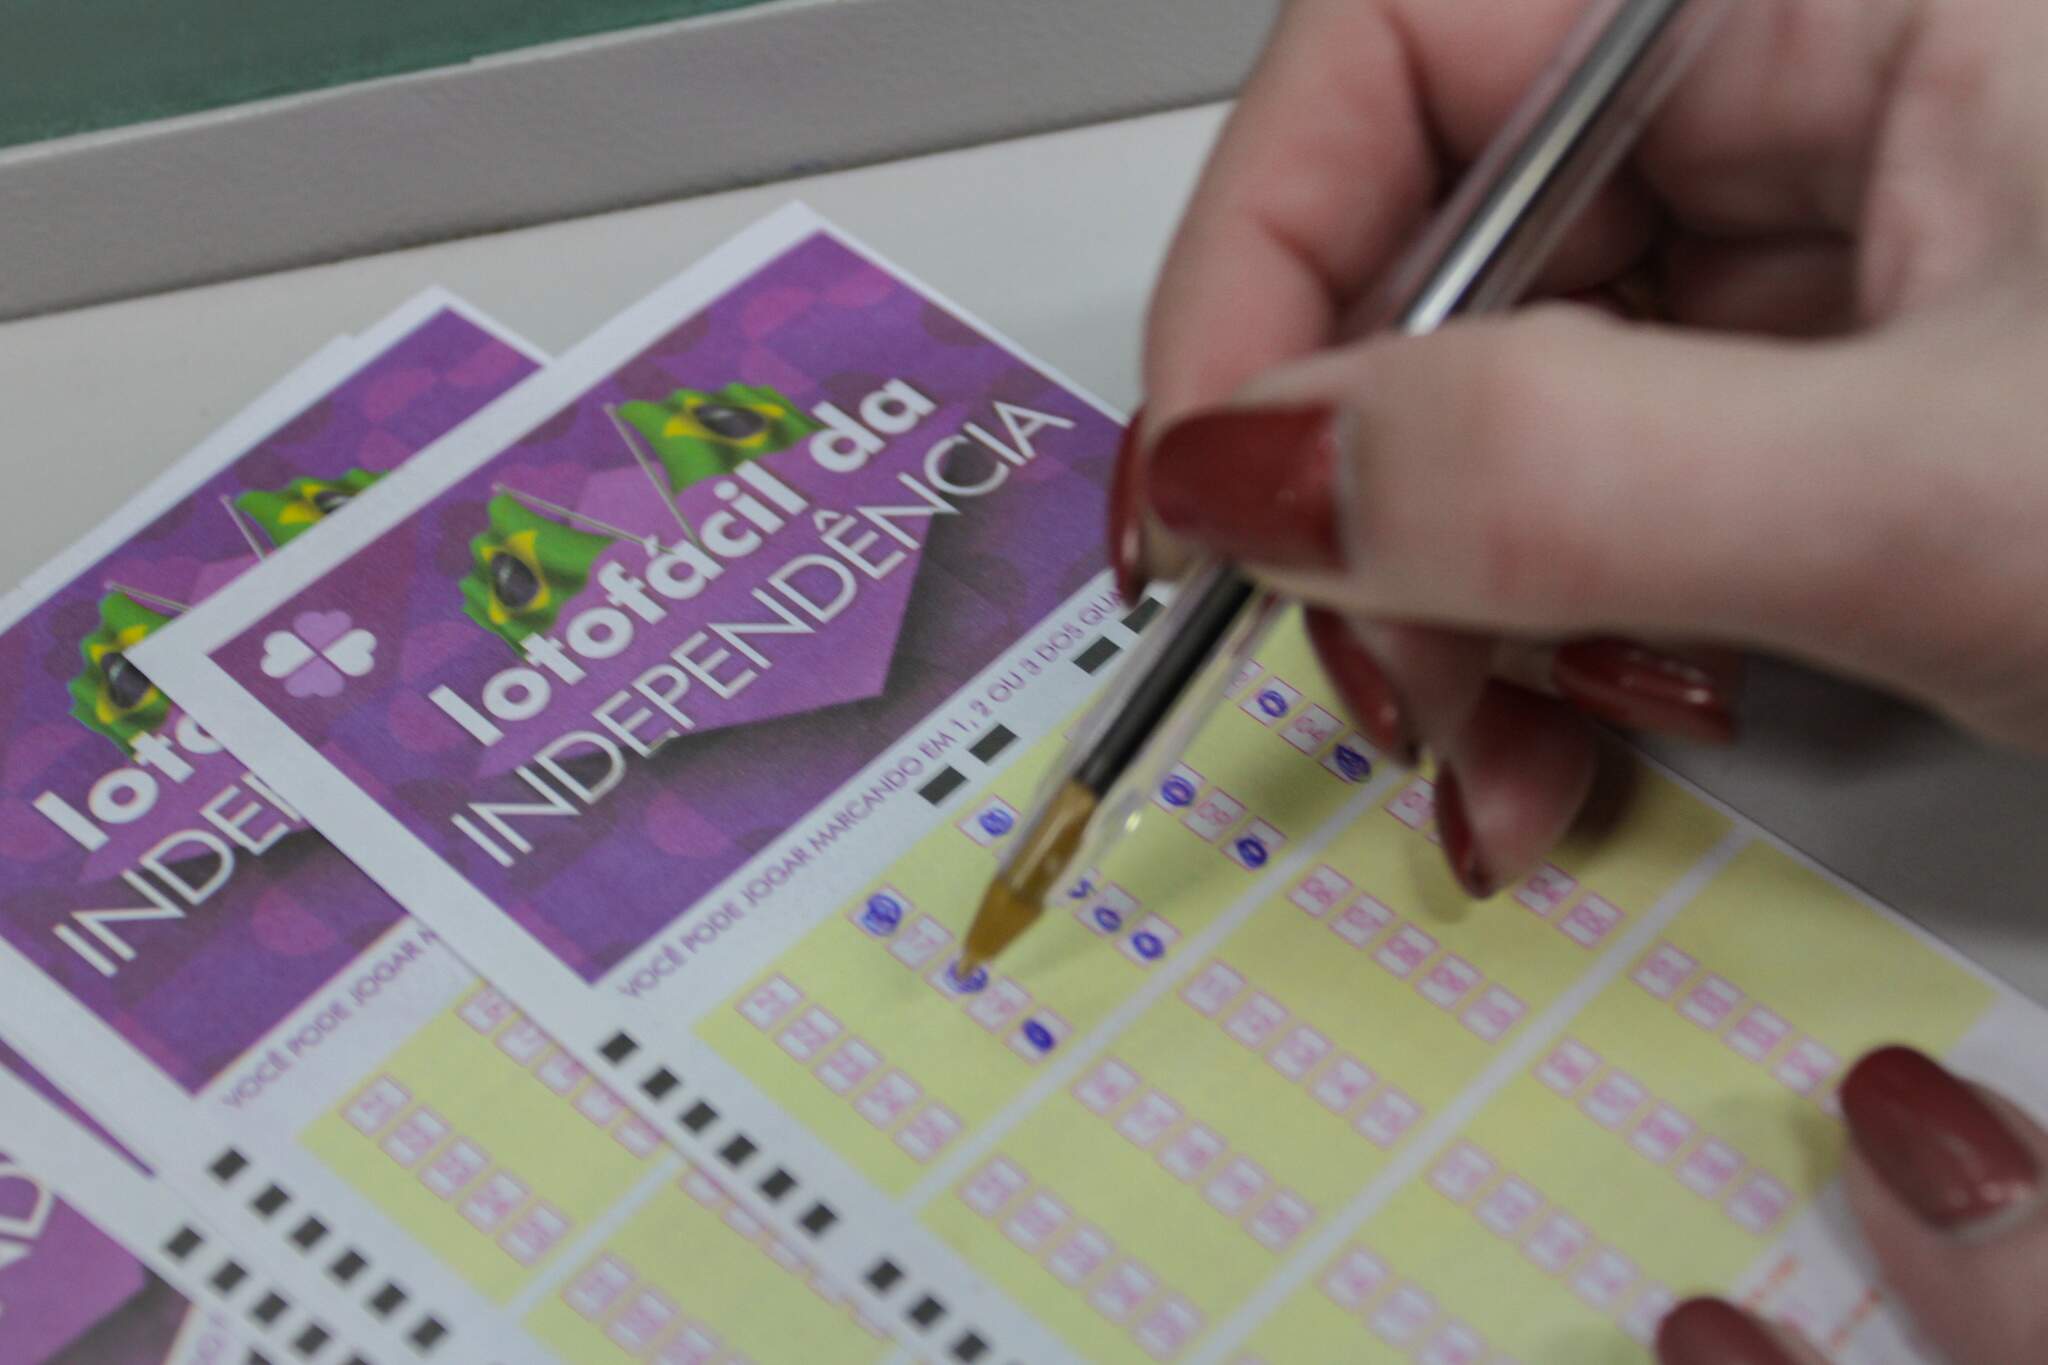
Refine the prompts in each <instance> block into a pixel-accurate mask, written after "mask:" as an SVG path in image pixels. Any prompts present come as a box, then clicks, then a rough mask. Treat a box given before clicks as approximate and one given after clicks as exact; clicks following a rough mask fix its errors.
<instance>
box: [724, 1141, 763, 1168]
mask: <svg viewBox="0 0 2048 1365" xmlns="http://www.w3.org/2000/svg"><path fill="white" fill-rule="evenodd" d="M759 1150H760V1149H759V1148H757V1147H756V1146H754V1140H753V1139H752V1138H750V1137H747V1136H746V1135H745V1134H741V1135H740V1136H738V1137H735V1138H734V1139H733V1140H732V1141H731V1142H728V1143H726V1144H725V1146H723V1147H721V1148H719V1150H718V1157H719V1160H721V1161H723V1162H724V1163H725V1164H726V1165H728V1166H730V1167H732V1168H733V1169H734V1170H738V1169H739V1168H740V1167H742V1166H744V1165H746V1164H747V1163H748V1162H749V1161H751V1160H753V1157H754V1153H755V1152H757V1151H759Z"/></svg>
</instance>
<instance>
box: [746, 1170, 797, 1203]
mask: <svg viewBox="0 0 2048 1365" xmlns="http://www.w3.org/2000/svg"><path fill="white" fill-rule="evenodd" d="M755 1188H756V1189H758V1190H760V1191H761V1194H762V1195H763V1196H764V1197H765V1198H766V1199H767V1200H768V1201H769V1202H770V1203H773V1204H779V1203H781V1202H782V1198H783V1196H784V1195H786V1194H788V1193H789V1192H790V1191H791V1190H793V1189H795V1188H796V1177H795V1176H793V1175H791V1174H790V1173H789V1172H788V1171H785V1170H783V1169H782V1168H781V1167H780V1166H777V1167H776V1168H775V1169H774V1170H772V1171H770V1172H769V1173H768V1176H767V1178H766V1179H764V1180H763V1181H762V1182H761V1183H760V1184H759V1185H757V1186H755Z"/></svg>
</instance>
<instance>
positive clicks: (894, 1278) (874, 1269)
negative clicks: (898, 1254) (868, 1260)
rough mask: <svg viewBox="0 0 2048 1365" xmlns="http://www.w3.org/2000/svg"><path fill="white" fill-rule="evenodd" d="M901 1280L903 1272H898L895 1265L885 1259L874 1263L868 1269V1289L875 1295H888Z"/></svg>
mask: <svg viewBox="0 0 2048 1365" xmlns="http://www.w3.org/2000/svg"><path fill="white" fill-rule="evenodd" d="M902 1280H903V1272H902V1271H900V1270H898V1269H897V1268H896V1263H895V1262H894V1261H892V1260H889V1259H888V1258H887V1257H884V1258H883V1259H881V1260H879V1261H876V1262H875V1263H874V1264H873V1265H871V1266H869V1267H868V1273H867V1281H868V1288H870V1289H872V1290H874V1291H875V1292H876V1293H877V1294H886V1293H888V1292H889V1291H890V1290H892V1289H894V1288H895V1287H896V1286H897V1285H898V1284H899V1283H901V1282H902Z"/></svg>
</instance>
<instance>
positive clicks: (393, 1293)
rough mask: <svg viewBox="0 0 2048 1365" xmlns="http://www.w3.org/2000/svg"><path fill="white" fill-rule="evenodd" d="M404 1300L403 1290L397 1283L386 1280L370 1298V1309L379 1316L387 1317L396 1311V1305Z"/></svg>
mask: <svg viewBox="0 0 2048 1365" xmlns="http://www.w3.org/2000/svg"><path fill="white" fill-rule="evenodd" d="M405 1300H406V1293H405V1291H404V1290H403V1289H400V1288H399V1287H398V1286H397V1285H395V1284H391V1283H389V1282H387V1283H386V1284H385V1286H384V1287H383V1288H382V1289H380V1290H378V1291H377V1292H376V1294H375V1295H374V1296H373V1297H372V1298H371V1299H370V1311H371V1312H373V1313H375V1314H376V1315H377V1316H378V1317H380V1318H388V1317H390V1316H391V1315H392V1314H393V1313H395V1312H397V1311H398V1306H399V1305H400V1304H402V1303H404V1302H405Z"/></svg>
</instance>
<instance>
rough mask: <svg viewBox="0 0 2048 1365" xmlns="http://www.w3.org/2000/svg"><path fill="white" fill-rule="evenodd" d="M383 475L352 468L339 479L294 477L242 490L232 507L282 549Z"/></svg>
mask: <svg viewBox="0 0 2048 1365" xmlns="http://www.w3.org/2000/svg"><path fill="white" fill-rule="evenodd" d="M383 477H384V476H383V475H381V474H372V473H370V472H369V471H368V470H365V469H351V470H349V471H348V473H346V474H344V475H342V476H341V477H340V478H338V479H293V480H292V481H291V482H290V483H288V484H286V485H285V486H284V487H282V488H278V489H256V490H252V491H250V492H247V493H243V494H241V495H239V496H238V497H236V499H235V507H236V508H237V509H238V510H240V511H242V512H244V513H246V514H247V515H248V517H249V519H250V520H251V521H253V522H255V523H256V524H257V525H258V526H261V527H262V528H263V534H264V535H266V536H269V537H270V543H271V544H272V545H275V546H277V547H278V548H279V549H283V548H284V547H285V546H286V545H289V544H290V543H291V542H292V541H293V540H294V539H296V538H297V537H299V536H300V535H303V534H304V533H305V532H307V531H309V530H311V529H312V528H313V527H314V526H317V525H318V524H319V523H320V522H321V521H323V520H324V519H326V518H327V517H330V516H332V515H334V514H335V513H336V512H338V511H340V510H341V509H342V508H344V507H346V506H348V504H349V500H350V499H352V498H354V497H355V495H356V494H358V493H360V492H362V491H363V490H364V489H365V488H368V487H369V486H370V485H371V484H373V483H375V482H377V480H379V479H381V478H383Z"/></svg>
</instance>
